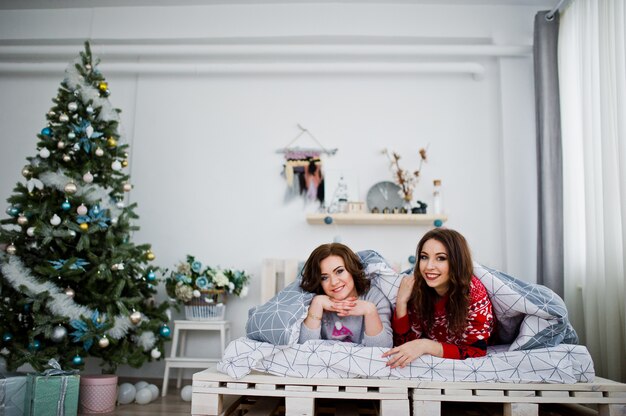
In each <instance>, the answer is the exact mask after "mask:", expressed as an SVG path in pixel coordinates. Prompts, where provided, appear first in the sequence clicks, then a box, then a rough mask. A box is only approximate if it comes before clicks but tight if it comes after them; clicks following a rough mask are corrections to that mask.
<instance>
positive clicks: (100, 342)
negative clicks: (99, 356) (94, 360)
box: [98, 335, 109, 348]
mask: <svg viewBox="0 0 626 416" xmlns="http://www.w3.org/2000/svg"><path fill="white" fill-rule="evenodd" d="M98 345H99V346H100V348H106V347H108V346H109V339H108V338H107V336H106V335H104V336H102V338H100V339H99V340H98Z"/></svg>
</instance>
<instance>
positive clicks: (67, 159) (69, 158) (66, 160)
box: [63, 155, 72, 162]
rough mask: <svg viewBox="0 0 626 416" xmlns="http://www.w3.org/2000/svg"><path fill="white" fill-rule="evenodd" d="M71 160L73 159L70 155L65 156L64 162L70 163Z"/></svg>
mask: <svg viewBox="0 0 626 416" xmlns="http://www.w3.org/2000/svg"><path fill="white" fill-rule="evenodd" d="M70 160H72V158H71V157H70V155H63V161H64V162H69V161H70Z"/></svg>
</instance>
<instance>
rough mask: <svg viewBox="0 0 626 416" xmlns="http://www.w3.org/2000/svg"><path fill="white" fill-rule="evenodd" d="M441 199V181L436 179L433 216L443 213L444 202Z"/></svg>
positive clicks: (434, 183)
mask: <svg viewBox="0 0 626 416" xmlns="http://www.w3.org/2000/svg"><path fill="white" fill-rule="evenodd" d="M441 199H442V198H441V179H435V180H434V181H433V214H442V213H443V201H442V200H441Z"/></svg>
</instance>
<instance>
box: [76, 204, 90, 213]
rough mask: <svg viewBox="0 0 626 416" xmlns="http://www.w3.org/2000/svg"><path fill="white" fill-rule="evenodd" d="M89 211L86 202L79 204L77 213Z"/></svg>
mask: <svg viewBox="0 0 626 416" xmlns="http://www.w3.org/2000/svg"><path fill="white" fill-rule="evenodd" d="M87 212H88V210H87V207H86V206H85V204H80V205H79V206H78V208H76V213H77V214H78V215H86V214H87Z"/></svg>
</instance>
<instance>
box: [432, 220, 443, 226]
mask: <svg viewBox="0 0 626 416" xmlns="http://www.w3.org/2000/svg"><path fill="white" fill-rule="evenodd" d="M433 224H435V227H441V226H442V225H443V221H441V220H435V222H434V223H433Z"/></svg>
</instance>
